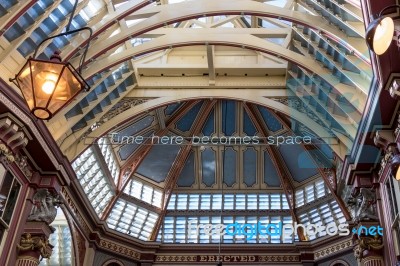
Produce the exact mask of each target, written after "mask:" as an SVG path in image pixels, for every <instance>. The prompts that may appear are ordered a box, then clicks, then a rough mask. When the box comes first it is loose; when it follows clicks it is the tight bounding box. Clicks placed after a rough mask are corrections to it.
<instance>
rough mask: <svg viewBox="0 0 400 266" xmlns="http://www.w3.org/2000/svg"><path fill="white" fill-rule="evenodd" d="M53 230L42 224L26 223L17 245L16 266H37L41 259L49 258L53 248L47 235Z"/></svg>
mask: <svg viewBox="0 0 400 266" xmlns="http://www.w3.org/2000/svg"><path fill="white" fill-rule="evenodd" d="M53 231H54V229H53V228H52V227H51V226H49V225H47V224H46V223H44V222H27V223H26V226H25V230H24V234H23V235H22V236H21V240H20V242H19V244H18V245H17V249H18V257H17V261H16V265H17V266H37V265H38V264H39V261H40V260H41V259H43V258H50V255H51V252H52V248H53V246H52V245H51V244H50V243H49V235H50V234H51V233H53Z"/></svg>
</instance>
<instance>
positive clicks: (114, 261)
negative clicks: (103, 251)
mask: <svg viewBox="0 0 400 266" xmlns="http://www.w3.org/2000/svg"><path fill="white" fill-rule="evenodd" d="M109 265H112V266H114V265H118V266H125V265H124V264H123V263H122V261H120V260H117V259H109V260H106V261H105V262H104V263H103V264H102V265H101V266H109Z"/></svg>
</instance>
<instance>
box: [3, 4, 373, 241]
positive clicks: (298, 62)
mask: <svg viewBox="0 0 400 266" xmlns="http://www.w3.org/2000/svg"><path fill="white" fill-rule="evenodd" d="M20 5H23V6H20ZM73 5H74V1H73V0H62V1H53V0H38V1H36V2H32V3H31V2H26V3H19V2H18V1H5V2H4V1H2V2H0V24H1V23H2V25H1V26H2V27H1V28H2V29H4V32H2V33H0V35H2V42H3V43H2V51H0V62H1V64H0V76H1V78H3V80H8V79H9V78H11V77H13V75H14V74H15V73H17V72H18V70H19V69H20V68H21V67H22V65H23V64H24V62H25V61H24V60H25V59H26V58H28V57H29V56H31V55H32V53H33V51H34V49H35V48H36V46H37V45H38V44H39V43H40V42H41V41H42V40H44V39H45V38H46V37H48V36H51V35H55V34H58V33H61V32H63V31H64V30H65V27H66V25H67V21H68V20H69V15H70V13H71V12H72V9H73ZM19 8H21V10H26V11H24V12H22V11H21V12H15V11H17V10H19ZM232 10H233V11H234V12H233V11H232ZM215 14H218V15H217V16H216V15H215ZM254 14H257V16H255V15H254ZM287 14H292V15H287ZM188 18H190V19H188ZM84 26H89V27H91V28H92V29H93V31H94V36H95V38H94V39H93V40H92V41H91V45H90V49H89V53H88V55H87V58H86V59H87V60H86V62H84V70H83V72H82V75H83V77H84V78H85V79H86V80H87V81H88V83H89V84H90V85H91V90H90V91H89V92H87V93H83V94H81V95H79V96H78V97H77V98H76V99H74V101H72V102H71V104H70V105H68V106H67V107H66V108H65V109H64V110H62V111H61V112H60V113H59V114H57V116H56V117H55V118H53V119H52V120H51V121H49V122H48V123H46V125H47V126H48V128H49V131H50V132H51V134H52V135H53V137H54V139H55V140H56V141H57V143H58V144H59V146H60V149H61V151H62V152H63V153H64V154H65V155H66V156H67V157H68V159H70V161H71V162H72V167H73V169H74V171H75V173H76V178H77V180H78V181H79V183H80V185H81V188H82V192H83V193H85V194H86V196H87V198H88V200H89V202H90V204H91V207H92V209H93V211H94V213H96V215H98V217H99V218H100V219H101V220H103V221H106V222H107V225H108V227H109V228H111V229H114V230H115V232H119V233H122V234H125V235H127V236H128V237H132V238H135V239H140V240H144V241H156V240H159V241H162V242H165V243H216V242H218V241H219V238H218V239H217V238H215V236H213V237H210V236H208V235H199V236H198V237H195V238H193V239H191V238H190V236H189V235H188V234H187V232H186V233H185V230H186V229H187V225H188V223H189V221H192V220H193V221H197V223H204V224H206V223H212V224H218V223H222V222H223V223H225V222H229V223H230V222H235V221H238V222H239V221H240V222H253V221H256V220H258V219H262V220H265V221H276V222H278V221H279V222H282V223H292V222H294V221H295V220H296V221H301V222H303V223H322V224H327V223H329V222H331V221H333V222H335V223H339V222H342V221H343V219H344V218H343V217H344V216H343V213H342V212H341V209H340V208H339V207H338V206H339V205H338V203H337V199H338V197H336V194H335V193H332V192H334V189H333V188H329V187H328V186H327V184H326V183H325V181H326V176H325V174H324V173H325V172H326V171H331V172H335V171H336V169H335V165H337V164H338V163H340V160H343V159H344V157H345V156H346V155H347V154H348V153H349V152H350V150H351V148H352V146H353V140H354V138H355V135H356V132H357V130H358V127H359V122H360V119H361V112H362V111H363V109H364V106H365V99H366V95H367V93H368V91H369V86H370V83H371V80H372V72H371V66H370V60H369V55H368V52H367V51H368V50H367V49H366V46H365V42H364V40H363V38H364V34H365V33H364V23H363V21H362V14H361V11H360V10H359V8H357V7H355V6H353V5H351V4H349V3H347V2H343V3H342V2H341V1H298V2H292V1H259V0H256V1H253V0H244V1H226V0H221V1H220V2H219V1H218V4H216V1H213V0H202V1H180V0H178V1H175V0H160V1H144V2H138V1H129V0H112V1H110V3H109V5H107V4H106V2H105V1H102V0H81V1H79V4H78V6H77V9H76V12H75V15H74V17H73V19H72V25H71V28H72V29H77V28H80V27H84ZM87 38H88V36H86V35H85V33H82V34H76V35H73V36H67V37H60V38H57V39H54V40H53V41H51V42H49V43H48V44H46V45H44V46H43V47H41V48H40V49H39V54H40V55H39V57H40V58H49V56H50V55H51V54H52V53H53V51H54V50H56V49H59V50H61V52H62V53H61V55H62V56H63V58H64V59H68V60H69V61H70V62H71V63H72V64H73V65H75V66H76V65H77V63H78V61H79V59H78V58H79V56H80V55H81V53H82V47H83V46H84V43H85V42H86V40H87ZM6 65H7V66H8V67H7V68H5V67H4V66H6ZM227 99H229V100H227ZM154 136H156V137H160V138H161V137H168V138H167V139H168V140H170V139H171V138H173V137H175V138H178V137H181V138H182V143H181V144H176V143H175V144H171V145H164V144H159V145H155V144H154V143H153V142H154V139H153V138H154ZM296 136H301V137H305V136H310V137H311V139H312V141H311V143H307V144H299V145H292V144H290V143H289V144H287V145H267V144H268V143H267V142H268V137H272V138H274V137H275V138H277V137H285V138H291V137H296ZM194 137H200V138H203V137H206V138H209V139H208V141H207V143H195V142H196V141H195V139H194ZM213 137H214V138H216V144H215V143H210V142H211V138H213ZM245 137H248V138H249V139H250V140H249V139H247V142H248V143H240V141H241V140H245ZM254 137H256V138H254ZM138 138H139V139H140V138H141V139H142V140H143V141H142V142H141V143H137V142H135V141H134V139H136V140H137V139H138ZM237 139H239V143H237V142H236V140H237ZM255 140H257V141H258V143H255V142H256V141H255ZM124 141H125V142H124ZM129 141H131V143H127V142H129ZM310 206H312V208H311V207H310ZM221 208H222V212H221ZM200 211H207V214H204V213H203V212H200ZM233 212H237V213H236V214H234V213H233ZM160 218H163V219H164V220H163V221H162V222H161V223H158V219H160ZM57 230H58V231H57V232H58V236H60V234H62V233H60V232H64V230H66V229H64V228H61V227H60V228H58V229H57ZM56 235H57V234H56ZM321 236H322V235H321ZM318 237H319V236H318ZM223 240H224V242H226V243H245V242H246V241H247V242H248V243H291V242H293V241H296V240H298V239H295V238H290V239H289V238H268V239H258V238H257V239H252V240H246V239H234V238H230V236H229V235H228V236H227V235H226V236H224V239H223ZM308 240H313V237H312V236H308Z"/></svg>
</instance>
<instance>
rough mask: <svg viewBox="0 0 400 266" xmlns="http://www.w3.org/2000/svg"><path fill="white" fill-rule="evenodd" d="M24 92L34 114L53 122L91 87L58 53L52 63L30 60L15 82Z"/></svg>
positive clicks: (49, 61)
mask: <svg viewBox="0 0 400 266" xmlns="http://www.w3.org/2000/svg"><path fill="white" fill-rule="evenodd" d="M12 81H13V82H14V84H16V85H17V86H18V87H19V89H20V90H21V92H22V95H23V96H24V98H25V101H26V102H27V104H28V107H29V109H30V110H31V112H32V114H33V115H34V116H36V117H37V118H39V119H43V120H49V119H50V118H52V117H53V116H54V115H55V114H56V113H57V112H58V111H59V110H61V109H62V108H63V107H64V106H65V105H67V104H68V103H69V102H70V101H71V100H72V99H73V98H74V97H75V96H76V95H77V94H78V93H79V92H81V91H82V90H86V91H87V90H89V88H90V87H89V85H88V84H87V83H86V81H85V80H84V79H83V78H82V77H81V75H80V74H79V73H78V72H77V70H76V69H75V68H74V67H73V66H72V65H71V64H70V63H68V62H63V61H62V60H61V57H60V52H59V51H55V52H54V54H53V55H52V56H51V57H50V60H48V61H45V60H40V59H34V58H29V59H28V61H27V62H26V64H25V66H24V67H23V68H22V69H21V71H20V72H19V73H18V74H17V75H16V76H15V78H14V79H13V80H12Z"/></svg>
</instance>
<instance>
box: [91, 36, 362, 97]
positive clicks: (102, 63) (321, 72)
mask: <svg viewBox="0 0 400 266" xmlns="http://www.w3.org/2000/svg"><path fill="white" fill-rule="evenodd" d="M205 44H208V45H224V46H233V47H239V48H244V49H249V50H254V51H259V52H264V53H267V54H271V55H274V56H280V57H281V58H283V59H285V60H287V61H289V62H292V63H294V64H296V65H298V66H301V67H302V68H304V69H306V70H307V71H310V72H312V73H315V75H317V76H318V77H319V78H321V80H324V81H325V82H327V83H328V84H330V86H332V87H334V88H335V89H336V90H337V91H338V92H340V93H341V94H342V95H343V96H345V97H346V99H347V100H348V101H349V102H355V101H356V100H359V99H362V98H365V97H366V95H365V94H364V90H361V89H359V88H354V87H352V86H349V85H346V84H344V83H340V80H338V78H336V77H335V76H333V75H332V73H331V71H330V70H329V69H327V68H324V67H323V66H321V65H318V64H316V63H315V60H313V59H311V58H307V57H306V56H304V55H302V54H298V53H296V52H294V51H290V50H288V49H286V48H284V47H282V46H280V45H277V44H274V43H272V42H270V41H267V40H263V39H260V38H258V37H255V36H252V35H237V34H225V35H221V34H216V35H214V34H208V35H205V36H201V35H198V34H195V33H194V32H193V33H192V34H188V35H184V36H182V35H175V34H174V35H165V36H162V37H159V38H156V39H153V40H152V41H149V42H146V43H144V44H142V45H139V46H135V47H132V48H130V49H127V50H124V51H122V52H120V53H117V54H114V55H110V56H109V57H106V58H103V59H101V60H99V61H96V62H94V63H93V64H91V65H90V67H89V68H88V69H85V71H84V72H83V76H84V77H85V78H90V77H92V76H94V75H95V74H96V73H99V72H102V71H104V70H106V69H108V68H110V67H112V66H114V65H117V64H120V63H121V62H124V61H127V60H130V59H131V58H132V56H137V55H142V54H148V53H150V52H155V51H159V50H163V49H166V48H173V47H181V46H190V45H205Z"/></svg>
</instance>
